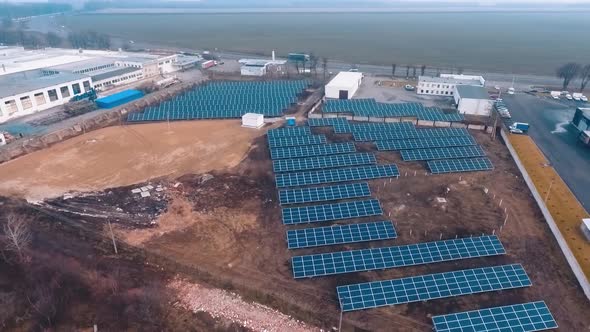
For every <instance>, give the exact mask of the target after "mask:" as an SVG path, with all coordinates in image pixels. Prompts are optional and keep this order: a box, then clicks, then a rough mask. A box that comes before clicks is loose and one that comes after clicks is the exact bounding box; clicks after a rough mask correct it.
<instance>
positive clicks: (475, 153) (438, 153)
mask: <svg viewBox="0 0 590 332" xmlns="http://www.w3.org/2000/svg"><path fill="white" fill-rule="evenodd" d="M401 154H402V159H403V160H404V161H421V160H434V159H450V158H471V157H483V156H485V155H486V153H485V152H484V151H483V149H482V148H481V146H479V145H472V146H455V147H451V148H431V149H416V150H402V151H401Z"/></svg>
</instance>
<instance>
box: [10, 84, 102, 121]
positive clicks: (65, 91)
mask: <svg viewBox="0 0 590 332" xmlns="http://www.w3.org/2000/svg"><path fill="white" fill-rule="evenodd" d="M82 86H83V87H84V89H85V91H88V90H90V81H84V82H82ZM71 88H72V92H73V93H74V95H77V94H80V93H82V88H81V86H80V83H74V84H72V85H71ZM59 92H60V94H61V98H62V99H63V98H68V97H70V95H71V94H70V89H69V86H67V85H64V86H62V87H60V88H59ZM47 96H48V97H49V102H54V101H56V100H58V99H59V96H58V95H57V89H51V90H48V91H47ZM33 97H34V98H35V102H36V104H37V105H43V104H45V103H47V100H46V99H45V96H44V94H43V92H38V93H35V94H34V95H33ZM19 101H20V104H21V106H22V108H23V110H28V109H30V108H32V107H33V101H32V99H31V97H30V96H24V97H20V98H19ZM4 105H5V106H6V109H7V110H8V115H12V114H14V113H16V112H17V111H18V106H17V104H16V100H15V99H12V100H7V101H5V102H4Z"/></svg>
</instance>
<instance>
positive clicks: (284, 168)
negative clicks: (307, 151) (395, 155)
mask: <svg viewBox="0 0 590 332" xmlns="http://www.w3.org/2000/svg"><path fill="white" fill-rule="evenodd" d="M376 163H377V159H375V155H374V154H372V153H364V152H363V153H351V154H339V155H330V156H321V157H311V158H295V159H279V160H273V162H272V168H273V170H274V172H275V173H280V172H293V171H307V170H312V169H320V168H336V167H346V166H359V165H370V164H376Z"/></svg>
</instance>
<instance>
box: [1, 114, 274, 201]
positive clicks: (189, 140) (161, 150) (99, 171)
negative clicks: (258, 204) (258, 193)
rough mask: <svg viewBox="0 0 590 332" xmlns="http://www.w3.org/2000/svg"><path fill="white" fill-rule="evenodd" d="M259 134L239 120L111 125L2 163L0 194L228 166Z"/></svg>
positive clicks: (38, 193) (36, 196)
mask: <svg viewBox="0 0 590 332" xmlns="http://www.w3.org/2000/svg"><path fill="white" fill-rule="evenodd" d="M261 134H262V132H261V131H256V130H248V129H242V128H240V122H239V121H237V120H230V121H227V120H223V121H199V122H194V121H193V122H175V123H170V126H169V127H168V125H167V124H165V123H155V124H145V125H135V126H120V127H109V128H106V129H102V130H97V131H94V132H91V133H88V134H86V135H82V136H79V137H76V138H73V139H70V140H67V141H64V142H62V143H59V144H57V145H54V146H52V147H50V148H48V149H45V150H42V151H38V152H35V153H32V154H29V155H26V156H23V157H21V158H18V159H16V160H12V161H10V162H7V163H4V164H2V165H0V195H18V196H22V197H25V198H27V199H29V200H41V199H45V198H48V197H56V196H59V195H62V194H63V193H65V192H68V191H96V190H103V189H105V188H111V187H118V186H125V185H130V184H134V183H138V182H143V181H147V180H149V179H153V178H157V177H161V176H165V175H170V176H173V177H175V176H180V175H183V174H187V173H201V172H208V171H211V170H221V169H224V168H231V167H233V166H235V165H237V164H238V163H239V162H240V161H241V160H242V159H243V158H244V156H245V155H246V153H247V151H248V149H249V148H250V142H251V141H252V139H253V138H255V137H256V136H257V135H261Z"/></svg>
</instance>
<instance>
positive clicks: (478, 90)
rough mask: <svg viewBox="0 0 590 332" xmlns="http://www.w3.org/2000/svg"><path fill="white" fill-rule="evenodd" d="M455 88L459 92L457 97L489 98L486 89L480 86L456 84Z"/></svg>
mask: <svg viewBox="0 0 590 332" xmlns="http://www.w3.org/2000/svg"><path fill="white" fill-rule="evenodd" d="M455 88H456V89H457V92H458V93H459V98H467V99H490V95H488V90H486V89H485V88H484V87H481V86H474V85H457V86H456V87H455Z"/></svg>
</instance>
